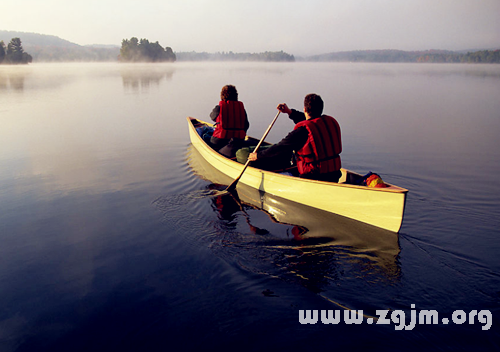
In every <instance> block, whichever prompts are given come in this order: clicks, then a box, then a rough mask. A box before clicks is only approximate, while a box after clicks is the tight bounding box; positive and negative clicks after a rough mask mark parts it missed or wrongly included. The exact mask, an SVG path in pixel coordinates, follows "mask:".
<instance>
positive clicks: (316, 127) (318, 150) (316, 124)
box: [294, 115, 342, 174]
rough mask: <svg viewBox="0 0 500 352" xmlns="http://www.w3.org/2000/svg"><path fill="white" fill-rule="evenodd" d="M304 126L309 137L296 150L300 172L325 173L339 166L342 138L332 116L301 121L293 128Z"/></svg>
mask: <svg viewBox="0 0 500 352" xmlns="http://www.w3.org/2000/svg"><path fill="white" fill-rule="evenodd" d="M300 127H305V128H307V131H308V132H309V137H308V139H307V142H306V144H304V146H303V147H302V149H300V150H298V151H297V152H296V155H297V167H298V169H299V173H300V174H309V173H320V174H326V173H330V172H334V171H338V170H340V168H341V166H342V165H341V162H340V155H339V154H340V152H342V140H341V138H340V126H339V124H338V122H337V120H335V119H334V118H333V117H331V116H327V115H323V116H320V117H318V118H314V119H310V120H305V121H301V122H299V123H298V124H296V125H295V128H294V129H297V128H300Z"/></svg>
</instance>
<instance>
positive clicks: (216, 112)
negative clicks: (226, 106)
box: [210, 105, 220, 121]
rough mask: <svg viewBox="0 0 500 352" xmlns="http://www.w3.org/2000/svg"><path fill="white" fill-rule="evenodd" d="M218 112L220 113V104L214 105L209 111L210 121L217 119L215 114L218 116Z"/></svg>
mask: <svg viewBox="0 0 500 352" xmlns="http://www.w3.org/2000/svg"><path fill="white" fill-rule="evenodd" d="M219 113H220V106H219V105H216V106H215V108H214V109H213V110H212V112H211V113H210V118H211V119H212V121H216V120H217V116H219Z"/></svg>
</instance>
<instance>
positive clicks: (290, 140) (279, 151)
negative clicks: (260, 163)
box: [257, 109, 309, 160]
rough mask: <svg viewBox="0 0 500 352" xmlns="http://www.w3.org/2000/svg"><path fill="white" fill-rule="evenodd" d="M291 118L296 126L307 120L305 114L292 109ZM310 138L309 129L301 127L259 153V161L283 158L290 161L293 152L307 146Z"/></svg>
mask: <svg viewBox="0 0 500 352" xmlns="http://www.w3.org/2000/svg"><path fill="white" fill-rule="evenodd" d="M289 117H290V119H291V120H292V121H293V122H294V123H295V124H298V123H299V122H301V121H304V120H305V119H306V116H305V115H304V113H303V112H300V111H297V110H295V109H292V113H291V114H290V116H289ZM308 138H309V132H308V131H307V128H305V127H299V128H297V129H294V130H293V131H292V132H290V133H288V135H287V136H286V137H285V138H283V139H282V140H281V141H280V142H279V143H276V144H274V145H272V146H271V147H269V148H267V149H264V150H262V151H259V152H257V160H258V159H266V158H281V157H282V158H288V159H290V158H291V157H292V153H293V151H297V150H300V149H302V147H303V146H304V145H305V144H306V142H307V139H308Z"/></svg>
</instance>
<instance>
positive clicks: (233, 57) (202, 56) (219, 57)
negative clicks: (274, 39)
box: [177, 51, 295, 62]
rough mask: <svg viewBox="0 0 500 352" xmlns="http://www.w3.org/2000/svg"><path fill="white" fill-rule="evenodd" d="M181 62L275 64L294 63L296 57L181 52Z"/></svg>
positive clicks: (267, 52)
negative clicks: (252, 62) (258, 62)
mask: <svg viewBox="0 0 500 352" xmlns="http://www.w3.org/2000/svg"><path fill="white" fill-rule="evenodd" d="M177 57H178V59H179V61H275V62H293V61H295V57H294V56H293V55H290V54H287V53H285V52H283V51H266V52H263V53H233V52H232V51H229V52H217V53H207V52H202V53H197V52H194V51H192V52H180V53H177Z"/></svg>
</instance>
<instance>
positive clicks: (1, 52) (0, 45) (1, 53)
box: [0, 40, 5, 64]
mask: <svg viewBox="0 0 500 352" xmlns="http://www.w3.org/2000/svg"><path fill="white" fill-rule="evenodd" d="M4 59H5V44H4V42H3V40H0V64H1V63H2V62H3V60H4Z"/></svg>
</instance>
